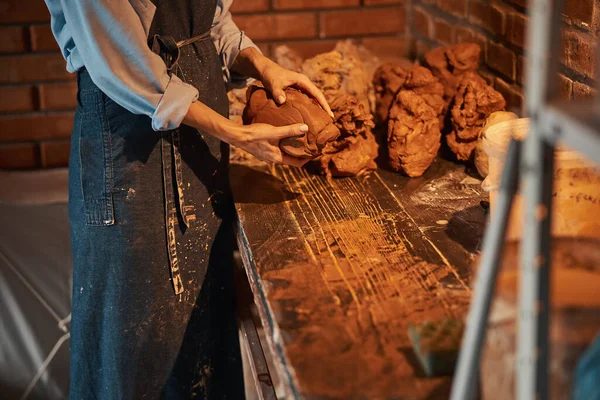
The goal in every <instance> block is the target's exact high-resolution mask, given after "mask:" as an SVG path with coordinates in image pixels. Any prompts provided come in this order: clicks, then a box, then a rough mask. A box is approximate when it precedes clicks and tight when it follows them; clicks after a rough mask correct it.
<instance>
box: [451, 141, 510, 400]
mask: <svg viewBox="0 0 600 400" xmlns="http://www.w3.org/2000/svg"><path fill="white" fill-rule="evenodd" d="M521 146H522V144H521V142H518V141H516V140H514V139H513V140H512V141H511V143H510V145H509V147H508V154H507V156H506V161H505V163H504V165H505V168H504V172H503V173H502V181H501V185H500V191H499V194H498V207H497V208H496V210H495V212H494V214H493V215H492V216H491V222H490V224H489V226H488V228H487V231H486V235H485V238H484V243H483V253H482V257H481V263H480V265H479V273H478V274H477V281H476V283H475V291H474V293H473V296H474V298H473V303H472V304H471V311H470V312H469V317H468V322H467V328H466V330H465V333H464V335H463V340H462V345H461V350H460V354H459V357H458V367H457V370H456V374H455V379H454V385H453V386H452V394H451V397H450V398H451V400H470V399H472V398H473V396H474V392H475V387H476V382H477V380H478V375H479V373H478V372H479V360H480V358H481V347H482V344H483V340H484V338H485V331H486V328H487V321H488V316H489V312H490V305H491V302H492V298H493V295H494V286H495V283H496V278H497V276H498V270H499V269H500V264H501V262H502V250H503V247H504V238H505V235H506V227H507V225H508V219H509V215H510V210H511V209H512V204H513V199H514V196H515V193H516V192H517V186H518V180H519V159H520V157H521Z"/></svg>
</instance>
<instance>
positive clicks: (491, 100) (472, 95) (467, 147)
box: [446, 72, 506, 161]
mask: <svg viewBox="0 0 600 400" xmlns="http://www.w3.org/2000/svg"><path fill="white" fill-rule="evenodd" d="M504 107H506V101H505V100H504V98H503V97H502V95H501V94H500V93H498V92H497V91H496V90H494V88H492V87H491V86H489V85H488V84H487V83H486V81H485V80H484V79H483V78H482V77H480V76H479V75H477V74H476V73H474V72H468V73H466V74H464V75H463V78H462V80H461V82H460V83H459V85H458V89H457V92H456V96H455V98H454V102H453V106H452V110H451V120H452V132H450V133H449V134H448V135H446V140H447V143H448V146H449V147H450V150H452V152H453V153H454V154H456V157H457V158H458V159H459V160H461V161H468V160H470V159H471V156H472V155H473V150H475V147H476V146H477V138H478V137H479V133H480V131H481V128H482V126H483V123H484V122H485V120H486V119H487V118H488V117H489V116H490V114H492V113H493V112H495V111H501V110H504Z"/></svg>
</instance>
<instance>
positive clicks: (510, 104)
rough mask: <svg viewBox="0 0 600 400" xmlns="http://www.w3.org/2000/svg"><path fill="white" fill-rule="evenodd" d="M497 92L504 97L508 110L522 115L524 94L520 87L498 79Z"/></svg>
mask: <svg viewBox="0 0 600 400" xmlns="http://www.w3.org/2000/svg"><path fill="white" fill-rule="evenodd" d="M495 88H496V90H497V91H498V92H500V93H501V94H502V96H504V99H505V100H506V109H507V110H508V111H513V112H515V113H517V114H521V111H522V107H523V93H522V89H521V88H519V87H518V86H513V85H509V84H508V83H506V82H505V81H503V80H502V79H500V78H496V86H495Z"/></svg>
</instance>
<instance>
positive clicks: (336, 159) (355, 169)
mask: <svg viewBox="0 0 600 400" xmlns="http://www.w3.org/2000/svg"><path fill="white" fill-rule="evenodd" d="M329 105H330V107H331V109H332V110H333V113H334V115H335V125H336V126H337V127H338V128H339V130H340V136H339V137H338V138H337V139H336V140H333V141H331V142H328V143H327V145H326V146H325V148H324V149H323V157H321V158H320V159H318V160H315V161H312V162H311V163H310V165H309V168H311V169H312V170H314V171H315V172H317V173H319V174H321V175H327V176H356V175H361V174H364V173H366V172H368V171H371V170H374V169H376V168H377V165H376V164H375V158H376V157H377V153H378V151H377V150H378V146H377V143H376V141H375V136H374V135H373V133H372V132H371V130H372V129H373V127H374V126H375V124H374V122H373V116H372V115H371V114H370V113H369V112H367V111H365V108H364V106H363V105H362V104H360V103H359V102H358V100H357V99H356V97H354V96H350V95H347V94H342V95H339V96H337V97H335V98H333V99H332V100H331V101H330V103H329Z"/></svg>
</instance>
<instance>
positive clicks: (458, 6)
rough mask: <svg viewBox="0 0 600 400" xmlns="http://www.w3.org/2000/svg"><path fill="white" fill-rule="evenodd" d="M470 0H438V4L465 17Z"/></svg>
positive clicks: (449, 11) (443, 8)
mask: <svg viewBox="0 0 600 400" xmlns="http://www.w3.org/2000/svg"><path fill="white" fill-rule="evenodd" d="M467 4H468V0H438V2H437V5H438V7H439V8H441V9H442V10H444V11H446V12H448V13H450V14H452V15H454V16H457V17H460V18H463V17H466V16H467Z"/></svg>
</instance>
